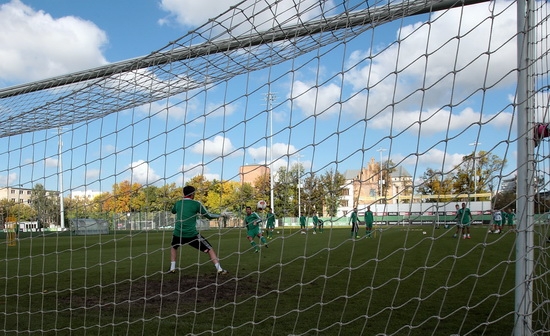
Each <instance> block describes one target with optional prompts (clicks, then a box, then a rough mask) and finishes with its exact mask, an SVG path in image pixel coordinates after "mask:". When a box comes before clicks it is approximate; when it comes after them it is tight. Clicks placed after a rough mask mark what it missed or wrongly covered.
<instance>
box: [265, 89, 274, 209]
mask: <svg viewBox="0 0 550 336" xmlns="http://www.w3.org/2000/svg"><path fill="white" fill-rule="evenodd" d="M266 99H267V109H268V112H269V192H270V201H269V203H270V207H271V212H272V213H275V202H274V198H275V197H274V195H273V186H274V183H273V101H274V100H275V95H274V94H273V93H271V92H268V93H267V97H266Z"/></svg>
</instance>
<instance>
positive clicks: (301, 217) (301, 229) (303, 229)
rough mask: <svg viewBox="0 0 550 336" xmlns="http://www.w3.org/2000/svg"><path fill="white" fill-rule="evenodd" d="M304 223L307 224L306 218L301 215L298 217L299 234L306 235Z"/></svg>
mask: <svg viewBox="0 0 550 336" xmlns="http://www.w3.org/2000/svg"><path fill="white" fill-rule="evenodd" d="M306 223H307V218H306V216H305V215H301V216H300V231H301V232H300V233H301V234H306Z"/></svg>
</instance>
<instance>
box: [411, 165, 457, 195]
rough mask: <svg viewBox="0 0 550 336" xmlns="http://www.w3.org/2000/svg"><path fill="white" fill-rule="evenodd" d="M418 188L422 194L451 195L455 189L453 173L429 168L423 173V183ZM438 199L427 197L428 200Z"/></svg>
mask: <svg viewBox="0 0 550 336" xmlns="http://www.w3.org/2000/svg"><path fill="white" fill-rule="evenodd" d="M416 190H417V192H419V193H420V194H422V195H451V194H452V193H453V190H454V180H453V177H452V176H451V175H445V174H443V173H442V172H441V171H439V170H434V169H431V168H428V169H426V171H425V172H424V175H422V183H421V184H420V185H419V186H418V187H417V189H416ZM436 200H437V198H433V199H427V201H428V202H435V201H436Z"/></svg>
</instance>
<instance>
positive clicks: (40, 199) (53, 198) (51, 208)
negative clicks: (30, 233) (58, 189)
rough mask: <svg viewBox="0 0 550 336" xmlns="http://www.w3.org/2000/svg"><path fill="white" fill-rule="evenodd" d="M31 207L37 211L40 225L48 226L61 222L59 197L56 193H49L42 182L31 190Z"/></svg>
mask: <svg viewBox="0 0 550 336" xmlns="http://www.w3.org/2000/svg"><path fill="white" fill-rule="evenodd" d="M31 207H32V208H33V209H34V211H35V213H36V220H37V221H38V222H39V225H40V224H42V225H44V227H48V226H49V225H50V224H54V223H58V222H59V220H58V218H59V200H58V197H57V195H55V194H49V193H48V192H47V191H46V189H44V186H43V185H42V184H40V183H37V184H36V185H35V186H34V187H33V189H32V191H31Z"/></svg>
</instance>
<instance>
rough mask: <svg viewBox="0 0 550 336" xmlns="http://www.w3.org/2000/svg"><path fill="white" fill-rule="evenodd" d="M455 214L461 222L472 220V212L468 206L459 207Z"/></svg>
mask: <svg viewBox="0 0 550 336" xmlns="http://www.w3.org/2000/svg"><path fill="white" fill-rule="evenodd" d="M457 216H458V219H459V220H460V223H461V224H468V223H470V222H471V220H472V213H471V212H470V209H469V208H460V209H459V210H458V215H457Z"/></svg>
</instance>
